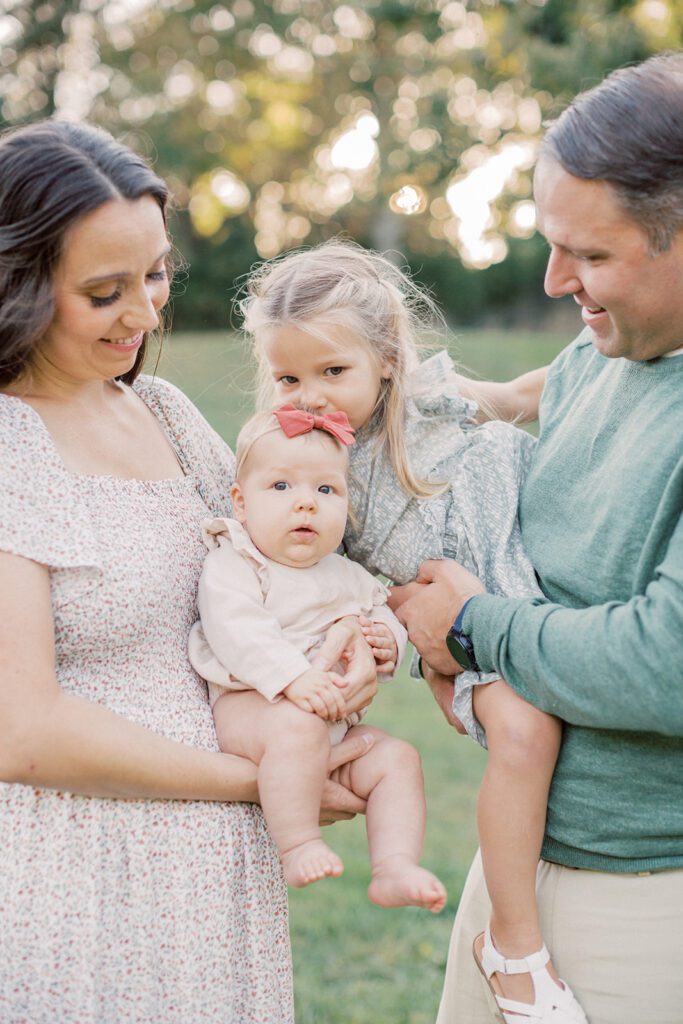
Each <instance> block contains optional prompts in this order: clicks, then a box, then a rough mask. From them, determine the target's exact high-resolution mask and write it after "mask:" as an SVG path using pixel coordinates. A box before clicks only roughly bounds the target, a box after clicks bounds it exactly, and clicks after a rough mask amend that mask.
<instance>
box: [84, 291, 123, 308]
mask: <svg viewBox="0 0 683 1024" xmlns="http://www.w3.org/2000/svg"><path fill="white" fill-rule="evenodd" d="M120 298H121V290H120V289H119V288H117V289H116V291H113V292H112V293H111V295H91V296H90V304H91V305H92V306H94V307H95V309H99V308H100V307H101V306H111V305H112V304H113V303H114V302H118V300H119V299H120Z"/></svg>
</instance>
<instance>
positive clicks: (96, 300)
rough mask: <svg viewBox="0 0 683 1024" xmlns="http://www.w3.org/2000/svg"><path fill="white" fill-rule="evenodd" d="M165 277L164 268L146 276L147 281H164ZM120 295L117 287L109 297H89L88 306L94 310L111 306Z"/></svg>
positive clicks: (119, 289)
mask: <svg viewBox="0 0 683 1024" xmlns="http://www.w3.org/2000/svg"><path fill="white" fill-rule="evenodd" d="M167 276H168V275H167V274H166V270H165V268H164V269H162V270H153V271H151V273H149V274H147V280H148V281H165V280H166V277H167ZM121 294H122V292H121V288H120V287H118V286H117V287H116V288H115V289H114V291H113V292H110V293H109V295H91V296H90V304H91V305H92V306H94V307H95V309H100V308H101V307H102V306H112V305H113V304H114V303H115V302H118V300H119V299H120V298H121Z"/></svg>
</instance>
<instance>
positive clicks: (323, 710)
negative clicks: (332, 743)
mask: <svg viewBox="0 0 683 1024" xmlns="http://www.w3.org/2000/svg"><path fill="white" fill-rule="evenodd" d="M345 685H346V684H345V681H344V680H343V679H340V677H339V676H335V674H334V673H331V672H322V671H321V670H320V669H319V668H309V670H308V672H303V673H302V674H301V675H300V676H297V678H296V679H295V680H294V682H293V683H290V684H289V686H286V687H285V688H284V690H283V691H282V692H283V693H284V695H285V697H286V698H287V700H291V702H292V703H293V704H296V706H297V707H298V708H301V710H302V711H310V712H312V713H313V714H314V715H318V717H319V718H324V719H325V721H326V722H337V721H339V719H340V718H343V717H344V715H345V714H346V702H345V701H344V697H343V696H342V692H341V689H340V687H344V686H345Z"/></svg>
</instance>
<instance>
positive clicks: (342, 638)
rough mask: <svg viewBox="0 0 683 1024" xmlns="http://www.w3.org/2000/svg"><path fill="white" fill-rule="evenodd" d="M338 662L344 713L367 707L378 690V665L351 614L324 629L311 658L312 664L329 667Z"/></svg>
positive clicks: (326, 670)
mask: <svg viewBox="0 0 683 1024" xmlns="http://www.w3.org/2000/svg"><path fill="white" fill-rule="evenodd" d="M338 662H341V663H342V664H343V665H344V666H345V671H344V675H343V680H344V683H345V686H344V701H345V703H346V714H347V715H349V714H351V712H352V711H361V710H362V709H363V708H365V707H367V706H368V704H370V702H371V701H372V699H373V697H374V696H375V694H376V693H377V666H376V665H375V658H374V656H373V653H372V649H371V648H370V646H369V645H368V643H367V641H366V639H365V637H364V636H363V633H362V631H361V628H360V624H359V622H358V619H356V618H355V617H354V616H353V615H349V616H348V617H347V618H344V619H339V621H338V622H335V623H334V625H332V626H330V628H329V629H328V631H327V636H326V637H325V640H324V642H323V644H322V646H321V648H320V650H319V651H318V653H317V654H316V656H315V658H314V659H313V667H314V668H318V669H322V671H323V672H329V670H330V669H331V668H332V667H333V666H334V665H336V664H338Z"/></svg>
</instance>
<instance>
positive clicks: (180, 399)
mask: <svg viewBox="0 0 683 1024" xmlns="http://www.w3.org/2000/svg"><path fill="white" fill-rule="evenodd" d="M133 389H134V391H135V392H136V393H137V394H138V395H139V396H140V398H142V400H143V402H144V403H145V405H146V406H147V407H148V408H149V409H151V411H152V412H153V413H154V415H155V416H156V418H157V419H158V420H159V422H160V424H161V426H162V428H163V430H164V432H165V433H166V435H167V437H168V438H169V440H170V442H171V444H172V445H173V447H174V449H175V452H176V455H177V456H178V460H179V461H180V464H181V466H182V467H183V470H184V471H185V473H186V474H187V475H188V476H193V477H194V478H195V480H196V483H197V489H198V491H199V493H200V494H201V496H202V498H203V499H204V502H205V503H206V506H207V508H208V509H209V511H210V512H211V514H212V515H214V516H225V515H230V514H231V512H232V505H231V502H230V488H231V486H232V484H233V482H234V479H235V456H234V455H233V453H232V451H231V449H230V446H229V445H228V444H227V443H226V442H225V441H224V440H223V438H222V437H220V436H219V435H218V434H217V433H216V431H215V430H214V429H213V427H211V426H210V425H209V423H207V421H206V420H205V419H204V417H203V416H202V414H201V413H200V412H199V410H198V409H197V407H196V406H195V405H193V404H192V402H191V401H190V399H189V398H188V397H187V396H186V395H184V394H183V392H182V391H180V390H179V389H178V388H177V387H175V386H174V385H173V384H170V383H169V382H168V381H167V380H163V379H162V378H160V377H151V376H148V375H146V374H142V375H141V376H140V377H138V378H137V380H136V381H135V383H134V384H133Z"/></svg>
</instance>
